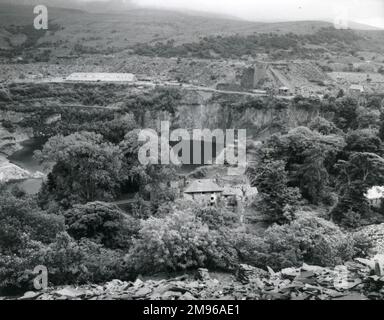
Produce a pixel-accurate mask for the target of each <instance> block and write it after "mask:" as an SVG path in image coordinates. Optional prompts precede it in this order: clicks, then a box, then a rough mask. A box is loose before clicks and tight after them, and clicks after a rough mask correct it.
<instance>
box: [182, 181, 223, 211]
mask: <svg viewBox="0 0 384 320" xmlns="http://www.w3.org/2000/svg"><path fill="white" fill-rule="evenodd" d="M222 193H223V188H221V187H219V186H218V185H217V184H216V182H215V181H214V180H212V179H201V180H194V181H193V182H191V183H190V185H189V186H188V187H187V188H186V189H185V190H184V198H186V199H189V200H193V201H197V202H199V203H200V204H211V205H214V204H217V201H218V199H219V198H220V196H221V194H222Z"/></svg>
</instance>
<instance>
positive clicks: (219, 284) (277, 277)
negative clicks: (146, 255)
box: [1, 255, 384, 300]
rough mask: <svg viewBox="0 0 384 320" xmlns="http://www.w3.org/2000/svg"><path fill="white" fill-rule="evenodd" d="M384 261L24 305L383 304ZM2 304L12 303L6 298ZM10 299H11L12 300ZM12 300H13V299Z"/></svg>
mask: <svg viewBox="0 0 384 320" xmlns="http://www.w3.org/2000/svg"><path fill="white" fill-rule="evenodd" d="M383 266H384V256H383V255H378V256H375V257H374V258H373V259H371V260H368V259H356V260H355V261H352V262H348V263H346V264H345V265H342V266H336V267H335V268H323V267H319V266H311V265H307V264H303V265H302V266H301V267H300V268H286V269H283V270H281V271H279V272H275V271H273V270H272V269H271V268H268V271H265V270H262V269H259V268H255V267H252V266H249V265H245V264H242V265H240V266H239V268H238V270H237V271H236V272H235V273H234V274H233V275H228V274H227V275H226V276H225V277H219V279H220V280H219V279H216V278H215V276H214V275H213V274H210V273H209V272H208V270H207V269H198V270H197V274H195V275H188V274H186V275H184V276H181V277H177V278H172V279H162V280H153V279H150V280H141V279H140V278H138V279H137V280H136V281H134V282H129V281H121V280H112V281H110V282H108V283H105V284H104V285H83V286H78V287H76V286H63V287H59V288H48V289H47V290H45V291H38V292H33V291H28V292H26V293H25V294H24V295H23V296H22V297H19V298H18V299H20V300H207V299H209V300H367V299H373V300H382V299H384V274H383ZM1 299H8V298H7V297H2V298H1ZM9 299H10V298H9ZM12 299H14V298H12Z"/></svg>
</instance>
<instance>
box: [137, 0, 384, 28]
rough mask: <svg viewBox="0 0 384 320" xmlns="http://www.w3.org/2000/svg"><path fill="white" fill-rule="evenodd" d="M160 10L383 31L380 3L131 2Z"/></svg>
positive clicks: (360, 0) (331, 0) (351, 0)
mask: <svg viewBox="0 0 384 320" xmlns="http://www.w3.org/2000/svg"><path fill="white" fill-rule="evenodd" d="M133 2H134V3H137V4H140V5H145V6H155V7H162V8H178V9H190V10H200V11H207V12H213V13H221V14H227V15H232V16H237V17H240V18H244V19H249V20H256V21H287V20H327V21H333V20H334V19H339V20H340V19H344V20H351V21H355V22H359V23H364V24H368V25H372V26H376V27H381V28H384V0H133Z"/></svg>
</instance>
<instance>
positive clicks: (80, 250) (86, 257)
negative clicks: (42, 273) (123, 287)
mask: <svg viewBox="0 0 384 320" xmlns="http://www.w3.org/2000/svg"><path fill="white" fill-rule="evenodd" d="M42 264H43V265H45V266H46V267H47V268H48V272H49V281H50V282H52V283H53V284H54V285H59V284H68V283H86V282H92V283H100V282H105V281H110V280H113V279H122V280H125V279H130V272H129V271H130V270H129V269H128V268H127V266H126V264H125V262H124V254H123V253H122V252H121V251H119V250H109V249H106V248H103V247H102V246H101V245H100V244H96V243H94V242H92V241H90V240H88V239H83V240H81V241H74V240H73V239H72V238H71V237H70V236H69V235H68V234H67V233H62V234H60V235H58V237H57V239H56V241H55V242H54V243H52V244H51V245H49V246H48V247H47V248H46V249H45V250H44V258H43V259H42Z"/></svg>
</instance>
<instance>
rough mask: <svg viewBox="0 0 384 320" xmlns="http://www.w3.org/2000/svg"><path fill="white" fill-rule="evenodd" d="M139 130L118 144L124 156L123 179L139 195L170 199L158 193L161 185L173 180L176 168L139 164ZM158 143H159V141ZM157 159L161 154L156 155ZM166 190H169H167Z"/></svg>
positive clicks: (165, 194)
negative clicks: (133, 187)
mask: <svg viewBox="0 0 384 320" xmlns="http://www.w3.org/2000/svg"><path fill="white" fill-rule="evenodd" d="M138 135H139V130H132V131H131V132H129V133H128V134H126V135H125V137H124V140H123V141H122V142H121V143H120V149H121V150H122V153H123V154H124V166H123V169H124V172H125V178H126V179H127V180H128V181H129V182H131V183H133V184H135V185H137V186H139V188H140V192H141V193H143V194H144V193H151V192H152V193H155V194H158V195H159V196H160V195H162V197H160V199H158V200H161V198H165V199H166V198H168V197H170V198H172V195H171V194H167V193H164V192H159V191H160V189H161V185H166V184H167V182H170V181H172V180H173V179H174V178H175V173H176V166H175V165H173V164H168V165H166V164H161V163H160V161H159V163H160V164H152V163H148V164H146V165H144V164H142V163H140V161H139V159H138V154H139V149H140V147H141V146H142V145H143V144H144V142H140V141H139V139H138ZM159 143H161V141H160V139H159ZM167 151H168V152H169V150H162V152H167ZM158 156H159V158H160V157H161V154H160V153H159V154H158ZM166 190H169V188H167V189H166Z"/></svg>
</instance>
